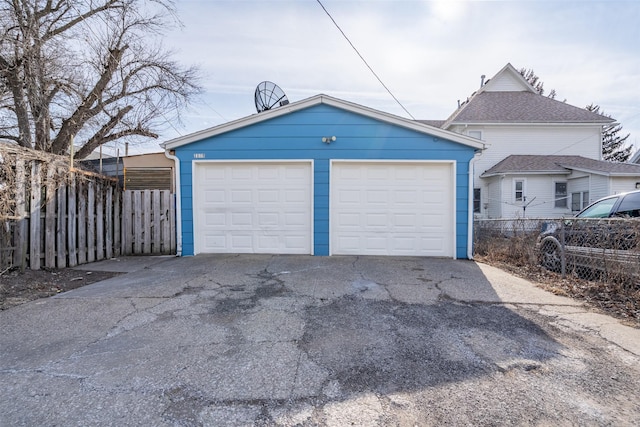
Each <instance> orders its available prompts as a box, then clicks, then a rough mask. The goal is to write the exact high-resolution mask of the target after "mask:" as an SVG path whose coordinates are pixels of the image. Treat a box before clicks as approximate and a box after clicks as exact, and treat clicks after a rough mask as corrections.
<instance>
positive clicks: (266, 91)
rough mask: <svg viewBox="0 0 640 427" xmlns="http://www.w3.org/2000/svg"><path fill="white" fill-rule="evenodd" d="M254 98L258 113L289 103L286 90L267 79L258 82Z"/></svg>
mask: <svg viewBox="0 0 640 427" xmlns="http://www.w3.org/2000/svg"><path fill="white" fill-rule="evenodd" d="M254 98H255V103H256V110H257V111H258V113H262V112H263V111H267V110H271V109H272V108H277V107H282V106H284V105H287V104H288V103H289V100H288V99H287V95H285V94H284V91H283V90H282V89H280V87H279V86H278V85H277V84H275V83H273V82H267V81H264V82H262V83H258V86H257V87H256V93H255V95H254Z"/></svg>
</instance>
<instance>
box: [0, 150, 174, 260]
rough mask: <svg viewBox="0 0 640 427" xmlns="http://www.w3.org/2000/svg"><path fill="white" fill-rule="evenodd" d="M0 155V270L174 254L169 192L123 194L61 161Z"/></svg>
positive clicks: (113, 184) (112, 184)
mask: <svg viewBox="0 0 640 427" xmlns="http://www.w3.org/2000/svg"><path fill="white" fill-rule="evenodd" d="M0 154H1V155H2V157H1V158H0V163H1V164H0V166H2V168H0V197H1V198H2V199H0V228H1V229H0V271H4V270H6V269H7V268H11V267H20V268H22V269H24V268H30V269H33V270H37V269H39V268H41V267H47V268H64V267H73V266H76V265H78V264H84V263H88V262H93V261H99V260H103V259H109V258H112V257H117V256H120V255H142V254H144V255H151V254H156V255H159V254H175V252H176V237H175V208H174V207H175V203H174V196H173V195H172V194H171V193H170V192H169V190H135V191H122V190H121V189H120V188H119V187H118V185H117V182H116V181H115V180H114V179H111V178H108V177H103V176H100V175H96V174H92V173H88V172H84V171H80V170H71V171H70V170H69V169H68V168H65V167H64V166H61V163H60V162H45V161H43V160H42V159H24V158H21V156H15V157H14V158H11V157H10V156H7V155H6V153H4V152H0Z"/></svg>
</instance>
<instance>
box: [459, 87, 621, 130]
mask: <svg viewBox="0 0 640 427" xmlns="http://www.w3.org/2000/svg"><path fill="white" fill-rule="evenodd" d="M613 121H614V120H613V119H611V118H609V117H606V116H603V115H600V114H596V113H593V112H591V111H588V110H585V109H583V108H578V107H574V106H573V105H569V104H567V103H564V102H560V101H556V100H555V99H551V98H548V97H546V96H542V95H538V94H537V93H531V92H480V93H478V94H476V95H474V96H473V97H472V98H471V99H470V100H469V101H468V102H466V103H465V104H464V105H463V106H462V107H461V108H459V109H458V110H456V111H455V112H454V113H453V114H452V115H451V116H450V117H449V119H447V122H448V123H458V122H460V123H603V124H604V123H611V122H613Z"/></svg>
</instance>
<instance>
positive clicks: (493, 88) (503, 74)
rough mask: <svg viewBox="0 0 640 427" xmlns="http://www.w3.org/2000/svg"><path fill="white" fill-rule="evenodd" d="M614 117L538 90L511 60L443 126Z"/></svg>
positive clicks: (589, 120)
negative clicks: (554, 97)
mask: <svg viewBox="0 0 640 427" xmlns="http://www.w3.org/2000/svg"><path fill="white" fill-rule="evenodd" d="M614 121H615V120H613V119H611V118H610V117H606V116H603V115H601V114H596V113H594V112H591V111H588V110H586V109H583V108H578V107H575V106H573V105H569V104H567V103H565V102H560V101H556V100H555V99H551V98H549V97H546V96H543V95H540V94H538V93H537V92H536V91H535V89H534V88H533V87H532V86H531V85H530V84H529V82H527V80H526V79H525V78H524V77H523V76H522V75H521V74H520V73H519V72H518V71H517V70H516V69H515V68H514V67H513V66H512V65H511V64H507V65H506V66H505V67H504V68H503V69H502V70H500V71H499V72H498V73H497V74H496V75H495V76H494V77H493V78H492V79H490V80H488V81H487V83H486V84H485V85H483V86H482V87H481V88H480V89H479V90H478V91H477V92H475V93H474V94H473V95H471V98H469V99H468V100H467V101H465V102H464V103H463V104H462V105H461V106H460V107H458V109H457V110H456V111H454V112H453V114H451V116H449V118H448V119H447V120H446V122H445V124H444V125H442V128H443V129H446V128H448V127H449V126H451V125H453V124H482V123H488V124H499V123H505V124H513V123H575V124H607V123H612V122H614Z"/></svg>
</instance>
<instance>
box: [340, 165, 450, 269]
mask: <svg viewBox="0 0 640 427" xmlns="http://www.w3.org/2000/svg"><path fill="white" fill-rule="evenodd" d="M340 163H352V164H357V163H369V164H387V165H389V164H398V165H403V164H406V165H412V164H413V165H424V166H428V165H434V164H438V165H449V171H450V172H449V173H450V175H449V176H450V180H451V181H450V183H451V191H452V192H453V194H452V197H451V198H450V205H449V209H450V212H451V219H450V221H451V223H450V225H451V231H450V234H449V239H450V242H451V244H452V245H451V253H450V256H451V258H453V259H456V252H457V250H456V236H457V233H456V223H457V221H456V212H457V211H456V203H457V201H456V199H457V197H456V191H457V185H456V167H457V164H456V161H455V160H394V159H384V160H377V159H332V160H330V162H329V176H330V186H329V200H330V204H331V201H333V200H334V197H335V195H336V183H335V181H334V179H333V177H334V170H333V168H334V164H340ZM334 209H335V206H330V209H329V210H330V215H329V233H330V236H329V255H333V254H334V248H333V236H332V231H333V224H332V219H333V214H334V212H335V211H334Z"/></svg>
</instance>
